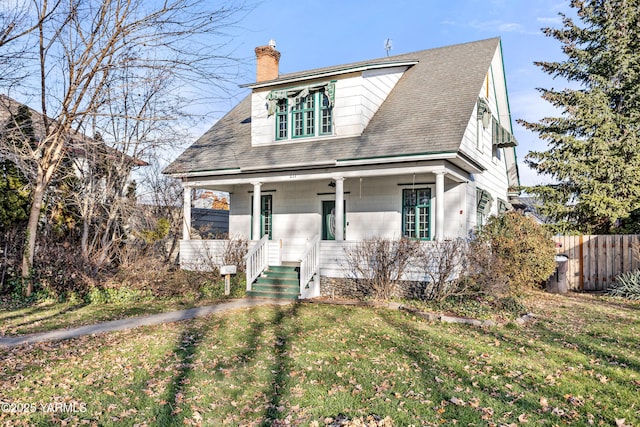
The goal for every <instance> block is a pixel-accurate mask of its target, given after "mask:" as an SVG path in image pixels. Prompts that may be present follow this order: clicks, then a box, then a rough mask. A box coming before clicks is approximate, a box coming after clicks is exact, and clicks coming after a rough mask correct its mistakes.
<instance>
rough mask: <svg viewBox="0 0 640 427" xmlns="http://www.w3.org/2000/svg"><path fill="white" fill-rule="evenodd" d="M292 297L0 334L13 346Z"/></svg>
mask: <svg viewBox="0 0 640 427" xmlns="http://www.w3.org/2000/svg"><path fill="white" fill-rule="evenodd" d="M292 302H293V301H291V300H273V299H248V298H244V299H239V300H235V301H231V302H225V303H221V304H216V305H209V306H205V307H194V308H189V309H186V310H180V311H172V312H169V313H159V314H151V315H148V316H140V317H131V318H128V319H120V320H112V321H110V322H103V323H97V324H95V325H85V326H79V327H77V328H70V329H59V330H57V331H50V332H41V333H35V334H28V335H19V336H11V337H0V347H3V348H10V347H16V346H19V345H24V344H32V343H37V342H44V341H59V340H67V339H70V338H76V337H81V336H84V335H94V334H102V333H105V332H114V331H123V330H126V329H133V328H137V327H139V326H148V325H159V324H161V323H171V322H179V321H181V320H188V319H194V318H196V317H203V316H207V315H209V314H213V313H220V312H223V311H227V310H235V309H238V308H248V307H257V306H261V305H288V304H291V303H292Z"/></svg>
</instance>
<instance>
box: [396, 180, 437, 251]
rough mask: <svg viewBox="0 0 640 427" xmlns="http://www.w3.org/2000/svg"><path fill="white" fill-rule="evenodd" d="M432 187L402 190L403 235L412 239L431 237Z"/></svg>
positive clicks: (427, 238)
mask: <svg viewBox="0 0 640 427" xmlns="http://www.w3.org/2000/svg"><path fill="white" fill-rule="evenodd" d="M430 218H431V189H429V188H420V189H415V190H413V189H411V190H410V189H407V190H403V191H402V235H403V236H404V237H408V238H410V239H420V240H429V239H430V222H431V221H430Z"/></svg>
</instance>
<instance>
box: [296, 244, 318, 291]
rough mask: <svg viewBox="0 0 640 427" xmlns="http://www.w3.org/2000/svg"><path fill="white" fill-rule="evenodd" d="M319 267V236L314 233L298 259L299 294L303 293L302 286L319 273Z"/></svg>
mask: <svg viewBox="0 0 640 427" xmlns="http://www.w3.org/2000/svg"><path fill="white" fill-rule="evenodd" d="M319 267H320V236H319V235H316V236H315V237H314V238H313V239H312V240H311V243H310V244H309V246H307V249H305V251H304V254H303V255H302V258H301V259H300V295H304V294H305V292H304V288H305V287H306V286H307V284H309V282H310V281H311V279H312V278H313V276H314V274H316V273H317V274H319V273H320V272H319Z"/></svg>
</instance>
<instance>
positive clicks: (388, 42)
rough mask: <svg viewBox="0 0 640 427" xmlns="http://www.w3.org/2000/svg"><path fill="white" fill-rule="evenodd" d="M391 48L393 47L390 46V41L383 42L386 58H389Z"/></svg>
mask: <svg viewBox="0 0 640 427" xmlns="http://www.w3.org/2000/svg"><path fill="white" fill-rule="evenodd" d="M392 47H393V46H392V43H391V39H387V40H385V42H384V50H386V51H387V56H389V52H390V51H391V48H392Z"/></svg>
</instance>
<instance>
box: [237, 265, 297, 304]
mask: <svg viewBox="0 0 640 427" xmlns="http://www.w3.org/2000/svg"><path fill="white" fill-rule="evenodd" d="M299 277H300V276H299V269H298V268H296V267H290V266H281V265H279V266H269V267H267V269H266V270H265V271H264V272H263V273H262V275H261V276H260V277H258V280H256V282H255V283H254V284H253V285H252V286H251V290H250V291H248V292H247V296H249V297H254V298H274V299H298V296H299V295H300V279H299Z"/></svg>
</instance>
